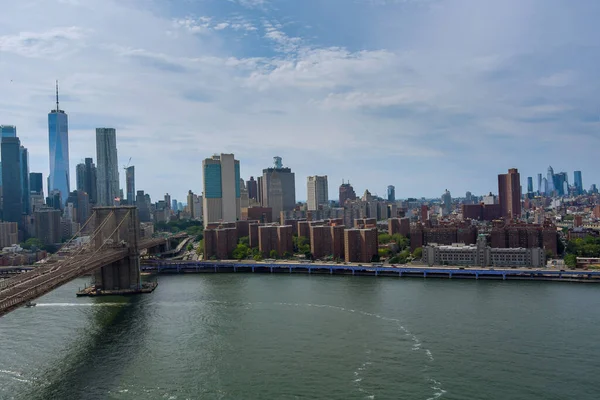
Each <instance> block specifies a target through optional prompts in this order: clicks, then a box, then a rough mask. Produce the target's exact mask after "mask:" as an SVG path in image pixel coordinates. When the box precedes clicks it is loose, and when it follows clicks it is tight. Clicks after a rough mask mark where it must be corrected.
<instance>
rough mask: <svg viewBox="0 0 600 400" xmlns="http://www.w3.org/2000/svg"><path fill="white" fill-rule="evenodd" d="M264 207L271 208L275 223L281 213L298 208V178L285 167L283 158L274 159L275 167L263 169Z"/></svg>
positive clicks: (262, 200)
mask: <svg viewBox="0 0 600 400" xmlns="http://www.w3.org/2000/svg"><path fill="white" fill-rule="evenodd" d="M261 183H262V196H261V204H262V206H263V207H271V209H272V212H273V215H272V218H273V220H274V221H276V220H278V219H279V214H280V213H281V211H289V210H293V209H294V207H295V206H296V178H295V175H294V173H293V172H292V170H291V169H290V168H286V167H284V166H283V162H282V159H281V157H273V167H271V168H266V169H263V176H262V180H261Z"/></svg>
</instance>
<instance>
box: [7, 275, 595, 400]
mask: <svg viewBox="0 0 600 400" xmlns="http://www.w3.org/2000/svg"><path fill="white" fill-rule="evenodd" d="M86 282H87V280H86V279H79V280H77V281H74V282H72V283H70V284H68V285H65V286H63V287H61V288H59V289H57V290H55V291H54V292H52V293H50V294H48V295H46V296H44V297H42V298H40V299H38V300H37V303H38V305H37V306H36V307H33V308H29V309H26V308H21V309H19V310H16V311H14V312H12V313H10V314H8V315H7V316H5V317H3V318H0V399H261V400H263V399H423V400H426V399H441V400H445V399H498V400H500V399H502V400H505V399H511V400H517V399H528V400H531V399H540V400H542V399H543V400H550V399H579V400H582V399H593V400H597V399H599V398H600V390H599V385H598V383H597V379H598V374H599V373H600V286H596V285H586V284H565V283H547V282H502V281H483V282H476V281H467V280H465V281H459V280H454V281H448V280H434V279H431V280H423V279H406V278H405V279H401V278H375V277H349V276H341V277H340V276H334V277H330V276H306V275H293V276H288V275H260V274H217V275H212V274H206V275H185V276H183V275H174V276H160V278H159V286H158V288H157V290H156V291H155V292H154V293H152V294H149V295H142V296H135V297H128V298H123V297H113V298H101V299H91V298H77V297H75V291H76V290H77V289H78V288H79V287H83V285H84V284H85V283H86Z"/></svg>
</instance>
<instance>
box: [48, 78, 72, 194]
mask: <svg viewBox="0 0 600 400" xmlns="http://www.w3.org/2000/svg"><path fill="white" fill-rule="evenodd" d="M48 142H49V145H50V175H49V176H48V193H50V192H51V191H53V190H58V191H60V193H61V196H62V199H63V201H66V200H67V197H69V192H70V184H69V182H70V181H69V118H68V116H67V114H66V113H65V112H64V111H63V110H61V109H60V108H59V106H58V81H57V82H56V110H52V111H50V113H49V114H48Z"/></svg>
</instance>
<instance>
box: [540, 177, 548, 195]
mask: <svg viewBox="0 0 600 400" xmlns="http://www.w3.org/2000/svg"><path fill="white" fill-rule="evenodd" d="M542 190H543V193H544V195H548V194H550V193H549V192H548V179H547V178H544V179H542Z"/></svg>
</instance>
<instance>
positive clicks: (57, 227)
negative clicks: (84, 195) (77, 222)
mask: <svg viewBox="0 0 600 400" xmlns="http://www.w3.org/2000/svg"><path fill="white" fill-rule="evenodd" d="M33 217H34V221H35V222H34V224H35V237H36V238H38V239H39V240H40V241H41V242H42V243H43V244H54V243H60V242H61V239H62V230H61V222H60V219H61V212H60V210H57V209H55V208H50V207H43V208H40V209H39V210H36V211H35V212H34V213H33Z"/></svg>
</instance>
